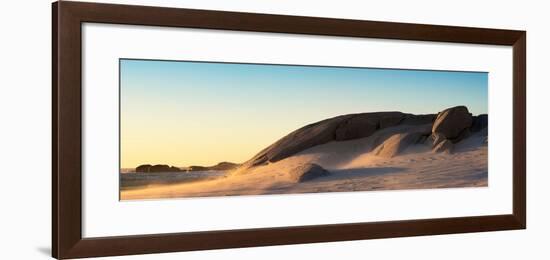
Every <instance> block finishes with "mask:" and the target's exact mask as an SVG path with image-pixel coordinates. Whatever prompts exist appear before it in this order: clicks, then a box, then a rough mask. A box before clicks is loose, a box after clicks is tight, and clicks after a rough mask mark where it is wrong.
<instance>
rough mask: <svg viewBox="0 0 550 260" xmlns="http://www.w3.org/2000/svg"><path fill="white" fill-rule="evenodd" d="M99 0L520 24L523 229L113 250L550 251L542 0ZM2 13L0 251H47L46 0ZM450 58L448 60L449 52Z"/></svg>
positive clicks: (419, 255)
mask: <svg viewBox="0 0 550 260" xmlns="http://www.w3.org/2000/svg"><path fill="white" fill-rule="evenodd" d="M103 2H119V3H135V4H146V5H163V6H177V7H187V8H199V9H217V10H231V11H247V12H262V13H278V14H294V15H308V16H324V17H339V18H354V19H366V20H382V21H399V22H414V23H430V24H447V25H460V26H475V27H494V28H509V29H522V30H527V32H528V33H527V35H528V38H527V41H528V47H527V68H528V73H527V74H528V75H527V88H528V92H527V99H528V107H527V109H528V116H527V117H528V123H527V128H528V130H527V134H528V142H527V143H528V144H527V145H528V147H527V157H528V165H527V171H528V182H527V185H528V201H527V208H528V223H527V224H528V229H527V230H524V231H506V232H490V233H476V234H459V235H445V236H429V237H416V238H397V239H381V240H367V241H353V242H338V243H322V244H306V245H290V246H277V247H262V248H248V249H229V250H212V251H202V252H189V253H173V254H161V255H144V256H130V257H120V259H181V258H186V259H243V260H245V259H292V258H297V257H302V258H305V259H308V258H315V259H336V258H338V259H365V258H366V257H368V258H370V259H386V258H390V259H498V258H501V259H503V258H506V259H508V258H515V257H517V258H526V259H548V258H549V257H550V253H549V252H548V250H547V248H545V247H547V246H548V232H550V208H549V205H550V203H548V199H549V198H550V189H549V188H548V186H549V185H550V177H549V176H550V171H549V170H548V168H547V165H546V161H548V160H549V159H548V154H549V152H548V148H547V147H550V141H549V140H550V139H549V138H547V133H548V128H549V126H550V124H549V123H548V121H549V120H548V116H547V113H546V112H547V111H550V103H549V102H548V99H549V98H550V95H549V94H550V91H549V88H550V80H549V78H548V76H549V75H548V74H549V73H548V71H549V68H550V66H549V65H550V64H549V62H548V60H549V59H550V31H549V29H548V26H547V24H549V23H550V19H549V18H548V16H549V14H548V7H547V6H546V2H545V1H535V0H533V1H475V0H474V1H471V0H461V1H453V2H451V1H437V0H433V1H423V0H415V1H407V0H386V1H370V2H368V1H351V0H338V1H306V0H288V1H283V0H263V1H246V0H233V1H224V0H219V1H208V0H194V1H183V0H181V1H176V0H157V1H154V0H140V1H130V0H120V1H106V0H104V1H103ZM0 12H1V14H0V26H1V30H0V32H1V34H2V38H1V40H0V53H1V54H0V64H1V67H0V68H1V70H0V71H1V73H0V93H1V94H0V120H1V121H0V122H1V124H0V148H1V149H0V165H1V167H0V174H1V175H2V176H3V178H2V179H1V180H0V193H1V195H0V199H1V202H2V206H1V208H2V209H1V212H2V213H0V236H1V237H2V238H1V241H2V244H1V245H0V247H1V248H2V250H0V256H1V257H0V258H2V259H45V258H48V257H49V254H50V234H51V232H50V230H51V226H50V222H51V218H50V215H51V213H50V211H51V209H50V208H51V203H50V200H51V199H50V194H51V188H50V181H51V177H50V175H51V172H50V165H51V163H50V160H51V152H50V151H51V145H50V143H51V138H50V135H51V130H50V125H51V116H50V109H51V108H50V106H51V102H50V100H51V93H50V84H51V76H50V73H51V65H50V64H51V63H50V62H51V58H50V56H51V51H50V50H51V44H50V42H51V35H50V33H51V29H50V19H51V11H50V2H49V1H44V0H27V1H7V2H5V3H3V5H2V9H1V11H0ZM449 62H452V61H449Z"/></svg>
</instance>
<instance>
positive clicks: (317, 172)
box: [289, 163, 330, 182]
mask: <svg viewBox="0 0 550 260" xmlns="http://www.w3.org/2000/svg"><path fill="white" fill-rule="evenodd" d="M328 175H330V173H329V172H328V171H327V170H325V169H324V168H323V167H321V166H319V165H317V164H314V163H308V164H305V165H301V166H298V167H296V168H294V169H292V170H290V172H289V176H290V177H291V179H292V181H294V182H305V181H309V180H313V179H316V178H319V177H324V176H328Z"/></svg>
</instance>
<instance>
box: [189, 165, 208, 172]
mask: <svg viewBox="0 0 550 260" xmlns="http://www.w3.org/2000/svg"><path fill="white" fill-rule="evenodd" d="M187 170H189V171H208V170H209V169H208V167H205V166H198V165H193V166H189V167H188V168H187Z"/></svg>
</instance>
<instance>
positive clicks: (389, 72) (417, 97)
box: [120, 59, 488, 168]
mask: <svg viewBox="0 0 550 260" xmlns="http://www.w3.org/2000/svg"><path fill="white" fill-rule="evenodd" d="M120 76H121V78H120V95H121V97H120V100H121V104H120V109H121V111H120V126H121V129H120V138H121V141H120V142H121V167H122V168H134V167H136V166H138V165H140V164H146V163H149V164H169V165H174V166H180V167H181V166H190V165H205V166H208V165H214V164H216V163H218V162H221V161H230V162H236V163H241V162H244V161H246V160H248V159H250V158H251V157H252V156H254V155H255V154H256V153H258V152H259V151H260V150H261V149H263V148H265V147H267V146H268V145H270V144H272V143H273V142H275V141H277V140H278V139H280V138H281V137H283V136H285V135H286V134H288V133H290V132H291V131H293V130H296V129H298V128H300V127H302V126H305V125H307V124H309V123H313V122H316V121H319V120H323V119H326V118H330V117H334V116H338V115H344V114H350V113H361V112H375V111H402V112H406V113H414V114H432V113H437V112H438V111H441V110H443V109H445V108H448V107H452V106H457V105H465V106H467V107H468V109H469V110H470V112H471V113H473V114H474V115H477V114H485V113H487V108H488V104H487V103H488V74H487V73H484V72H447V71H424V70H395V69H370V68H345V67H318V66H288V65H262V64H235V63H211V62H182V61H151V60H130V59H121V60H120Z"/></svg>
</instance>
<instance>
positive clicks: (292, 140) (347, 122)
mask: <svg viewBox="0 0 550 260" xmlns="http://www.w3.org/2000/svg"><path fill="white" fill-rule="evenodd" d="M487 125H488V117H487V115H479V116H472V114H471V113H470V112H469V111H468V108H466V107H465V106H457V107H452V108H448V109H445V110H443V111H441V112H439V113H438V114H427V115H413V114H406V113H402V112H375V113H361V114H349V115H343V116H338V117H334V118H330V119H326V120H322V121H319V122H316V123H313V124H309V125H306V126H304V127H302V128H300V129H298V130H296V131H294V132H292V133H290V134H288V135H287V136H285V137H283V138H281V139H280V140H278V141H277V142H275V143H273V144H272V145H270V146H269V147H267V148H265V149H263V150H262V151H261V152H259V153H258V154H257V155H255V156H254V157H252V158H251V159H250V160H248V161H247V162H245V163H244V164H243V165H242V167H241V169H247V168H251V167H255V166H260V165H266V164H267V163H273V162H277V161H280V160H282V159H285V158H288V157H290V156H292V155H295V154H297V153H299V152H301V151H304V150H306V149H309V148H311V147H314V146H318V145H322V144H325V143H329V142H339V141H347V140H353V139H360V138H365V137H369V136H372V135H373V134H375V133H377V132H379V131H380V130H383V129H386V128H392V127H407V126H418V127H411V129H415V130H414V131H409V132H405V133H400V134H398V135H392V136H388V137H387V139H384V140H380V143H381V144H382V145H379V146H378V147H377V148H376V149H379V150H378V151H375V152H376V153H378V154H380V155H388V156H392V155H395V154H397V153H398V152H399V151H400V150H402V149H404V148H406V146H407V145H410V144H415V143H425V144H429V145H431V146H432V149H433V150H434V151H435V152H451V151H452V148H453V145H454V144H455V143H457V142H460V141H461V140H463V139H465V138H467V137H468V136H470V135H471V134H472V133H475V132H479V131H482V130H484V129H485V130H486V128H487ZM384 144H387V145H384Z"/></svg>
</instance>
